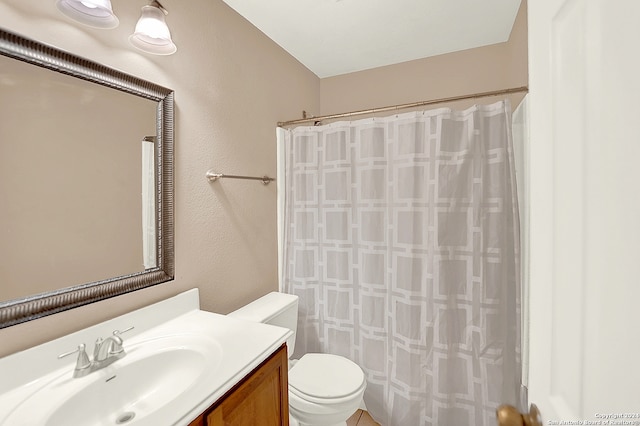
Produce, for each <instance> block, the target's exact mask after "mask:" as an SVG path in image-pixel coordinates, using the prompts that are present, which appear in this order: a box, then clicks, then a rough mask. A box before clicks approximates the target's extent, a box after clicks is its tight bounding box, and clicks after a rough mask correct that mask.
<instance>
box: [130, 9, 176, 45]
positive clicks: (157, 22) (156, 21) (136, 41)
mask: <svg viewBox="0 0 640 426" xmlns="http://www.w3.org/2000/svg"><path fill="white" fill-rule="evenodd" d="M168 14H169V12H167V10H166V9H165V8H164V7H162V5H161V4H160V3H159V2H157V1H155V0H154V1H152V2H151V3H150V4H149V5H147V6H143V7H142V13H141V15H140V19H139V20H138V23H137V24H136V29H135V31H134V33H133V34H132V35H131V36H129V42H130V43H131V44H132V45H133V46H134V47H136V48H138V49H140V50H142V51H144V52H147V53H152V54H154V55H171V54H173V53H175V52H176V50H177V47H176V45H175V44H174V43H173V41H172V40H171V33H170V32H169V27H167V23H166V22H165V19H164V17H165V15H168Z"/></svg>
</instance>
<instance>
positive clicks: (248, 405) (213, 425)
mask: <svg viewBox="0 0 640 426" xmlns="http://www.w3.org/2000/svg"><path fill="white" fill-rule="evenodd" d="M287 367H288V357H287V346H286V344H284V345H282V346H281V347H280V349H278V350H277V351H275V352H274V353H273V354H272V355H271V356H270V357H269V358H267V359H266V360H265V361H264V362H262V364H260V365H259V366H258V367H256V368H255V369H254V370H253V371H252V372H251V373H249V374H248V375H247V376H246V377H245V378H244V379H242V380H241V381H240V382H239V383H238V384H236V385H235V386H234V387H233V388H232V389H231V390H229V391H228V392H227V393H226V394H225V395H224V396H222V398H220V399H219V400H218V401H217V402H216V403H214V404H213V405H212V406H211V407H209V408H208V409H207V410H206V411H205V412H204V413H203V414H202V415H200V416H199V417H198V418H197V419H195V420H194V421H193V422H191V423H190V424H189V426H289V385H288V381H287Z"/></svg>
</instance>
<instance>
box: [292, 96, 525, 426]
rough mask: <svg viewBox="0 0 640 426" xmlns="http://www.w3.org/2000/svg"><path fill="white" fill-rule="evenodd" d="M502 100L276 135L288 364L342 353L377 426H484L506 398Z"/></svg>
mask: <svg viewBox="0 0 640 426" xmlns="http://www.w3.org/2000/svg"><path fill="white" fill-rule="evenodd" d="M510 119H511V117H510V110H509V103H508V102H506V101H505V102H498V103H495V104H492V105H488V106H475V107H472V108H470V109H467V110H465V111H452V110H449V109H438V110H432V111H421V112H412V113H406V114H401V115H396V116H392V117H386V118H371V119H363V120H358V121H352V122H337V123H332V124H328V125H323V126H315V127H298V128H295V129H292V130H287V131H284V132H283V133H284V157H285V171H284V180H285V182H284V191H285V192H284V198H285V206H284V211H283V214H282V219H281V220H283V224H281V232H283V233H284V235H283V236H282V238H283V239H282V241H283V262H282V263H281V265H282V271H281V280H282V281H283V282H282V288H283V290H284V291H285V292H287V293H292V294H296V295H298V296H299V297H300V315H299V324H298V334H297V336H298V337H297V343H296V354H295V356H296V357H299V356H300V355H301V354H303V353H307V352H327V353H334V354H338V355H343V356H345V357H347V358H349V359H351V360H353V361H354V362H356V363H357V364H358V365H360V366H361V367H362V369H363V370H364V372H365V375H366V377H367V382H368V384H367V390H366V393H365V404H366V406H367V409H368V411H369V413H370V414H371V415H372V417H373V418H374V419H375V420H376V421H377V422H379V423H380V424H381V425H383V426H392V425H398V426H400V425H401V426H407V425H409V426H413V425H438V426H444V425H451V426H467V425H468V426H481V425H485V426H489V425H491V426H493V425H495V424H496V420H495V409H496V407H497V406H498V405H499V404H501V403H511V404H516V400H517V395H518V392H519V385H520V377H521V376H520V373H521V368H520V355H519V352H520V311H519V304H520V283H519V280H520V278H519V277H520V276H519V254H518V250H519V241H518V238H519V236H518V229H519V224H518V213H517V198H516V187H515V172H514V163H513V149H512V143H511V121H510Z"/></svg>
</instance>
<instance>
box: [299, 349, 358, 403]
mask: <svg viewBox="0 0 640 426" xmlns="http://www.w3.org/2000/svg"><path fill="white" fill-rule="evenodd" d="M363 382H364V373H363V372H362V369H361V368H360V367H358V365H357V364H356V363H354V362H352V361H350V360H348V359H347V358H344V357H342V356H338V355H331V354H306V355H303V357H302V358H300V360H299V361H298V362H297V363H296V364H295V365H294V366H293V367H292V368H291V370H289V387H290V388H292V389H291V390H292V391H296V392H297V393H301V394H305V395H309V396H312V397H315V398H341V397H345V396H348V395H351V394H353V393H354V392H357V391H358V390H359V389H360V388H361V387H362V384H363Z"/></svg>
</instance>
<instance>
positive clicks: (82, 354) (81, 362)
mask: <svg viewBox="0 0 640 426" xmlns="http://www.w3.org/2000/svg"><path fill="white" fill-rule="evenodd" d="M129 330H133V327H129V328H127V329H126V330H123V331H118V330H116V331H114V332H113V335H112V336H109V337H107V338H106V339H103V338H101V337H100V338H98V340H96V343H95V346H94V348H93V360H91V359H90V358H89V355H87V351H86V350H85V345H84V343H81V344H80V345H78V349H76V350H74V351H71V352H66V353H63V354H60V355H58V359H60V358H64V357H66V356H68V355H71V354H74V353H76V352H78V359H77V361H76V367H75V368H74V370H73V377H74V378H78V377H84V376H86V375H87V374H90V373H93V372H94V371H97V370H100V369H102V368H104V367H106V366H108V365H111V364H113V363H114V362H116V361H117V360H119V359H120V358H122V357H124V356H125V355H126V352H125V351H124V348H123V347H122V343H123V342H122V337H120V335H121V334H122V333H126V332H127V331H129Z"/></svg>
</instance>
